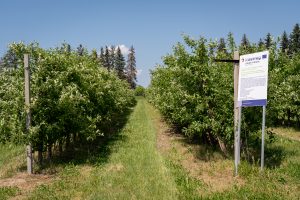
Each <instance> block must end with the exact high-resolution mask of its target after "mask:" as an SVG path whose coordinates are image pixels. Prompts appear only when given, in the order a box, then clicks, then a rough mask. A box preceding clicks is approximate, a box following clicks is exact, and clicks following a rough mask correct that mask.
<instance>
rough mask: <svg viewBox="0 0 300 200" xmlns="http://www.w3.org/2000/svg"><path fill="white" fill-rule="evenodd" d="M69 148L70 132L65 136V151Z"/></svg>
mask: <svg viewBox="0 0 300 200" xmlns="http://www.w3.org/2000/svg"><path fill="white" fill-rule="evenodd" d="M69 150H70V134H68V135H67V137H66V151H69Z"/></svg>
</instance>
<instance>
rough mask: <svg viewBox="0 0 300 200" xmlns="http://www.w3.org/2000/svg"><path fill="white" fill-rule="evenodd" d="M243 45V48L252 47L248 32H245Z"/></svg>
mask: <svg viewBox="0 0 300 200" xmlns="http://www.w3.org/2000/svg"><path fill="white" fill-rule="evenodd" d="M241 47H242V48H243V49H248V48H249V47H250V42H249V40H248V38H247V36H246V34H243V37H242V41H241Z"/></svg>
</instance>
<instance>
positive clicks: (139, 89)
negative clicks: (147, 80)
mask: <svg viewBox="0 0 300 200" xmlns="http://www.w3.org/2000/svg"><path fill="white" fill-rule="evenodd" d="M145 93H146V89H145V88H144V87H143V86H141V85H138V86H137V87H136V88H135V90H134V94H135V96H145Z"/></svg>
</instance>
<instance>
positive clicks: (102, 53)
mask: <svg viewBox="0 0 300 200" xmlns="http://www.w3.org/2000/svg"><path fill="white" fill-rule="evenodd" d="M99 61H100V63H101V64H102V66H104V49H103V47H101V48H100V55H99Z"/></svg>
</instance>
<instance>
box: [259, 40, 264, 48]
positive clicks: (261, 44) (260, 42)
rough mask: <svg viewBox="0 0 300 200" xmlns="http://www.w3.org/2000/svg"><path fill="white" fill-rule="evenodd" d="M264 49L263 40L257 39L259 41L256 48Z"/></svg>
mask: <svg viewBox="0 0 300 200" xmlns="http://www.w3.org/2000/svg"><path fill="white" fill-rule="evenodd" d="M264 47H265V43H264V42H263V40H262V39H261V38H259V41H258V48H260V49H262V48H264Z"/></svg>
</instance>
